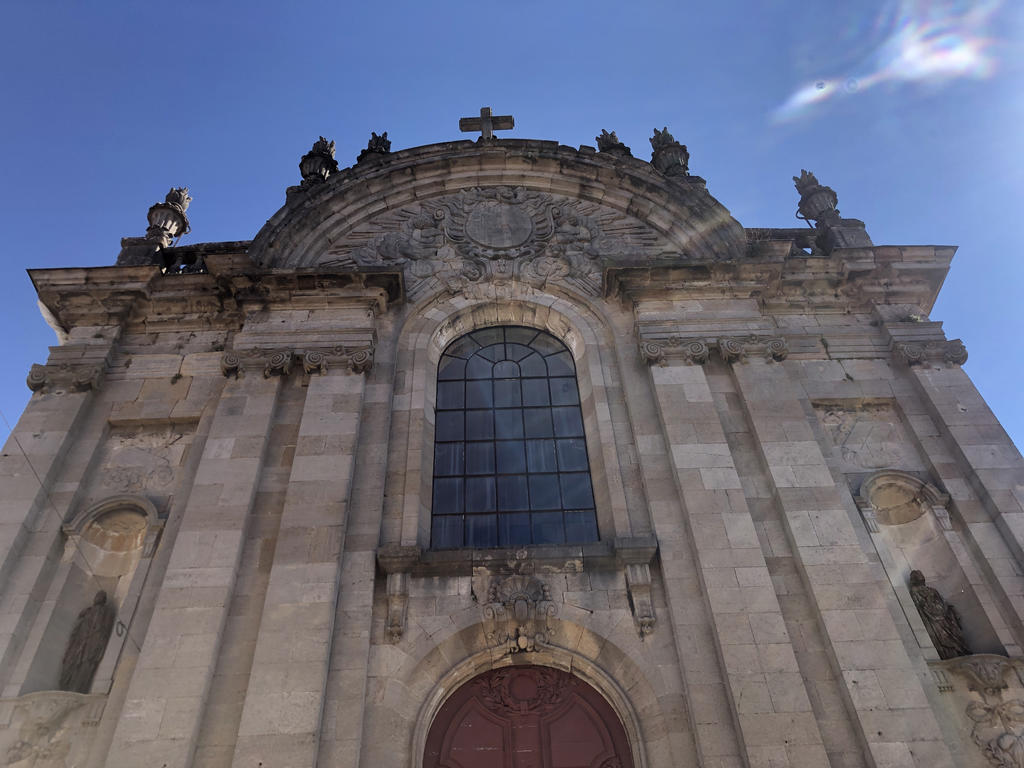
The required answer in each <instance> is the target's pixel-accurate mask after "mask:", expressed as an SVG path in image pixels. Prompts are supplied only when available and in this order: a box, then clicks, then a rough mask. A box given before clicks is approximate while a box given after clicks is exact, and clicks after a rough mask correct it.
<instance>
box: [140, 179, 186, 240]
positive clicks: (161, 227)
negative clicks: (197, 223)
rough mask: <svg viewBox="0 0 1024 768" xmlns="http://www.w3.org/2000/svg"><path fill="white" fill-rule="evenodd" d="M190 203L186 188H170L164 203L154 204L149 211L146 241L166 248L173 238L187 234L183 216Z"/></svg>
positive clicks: (184, 216)
mask: <svg viewBox="0 0 1024 768" xmlns="http://www.w3.org/2000/svg"><path fill="white" fill-rule="evenodd" d="M191 202H192V198H191V197H189V194H188V187H172V188H171V191H170V192H168V193H167V196H166V197H165V198H164V202H162V203H156V204H155V205H153V206H152V207H151V208H150V209H149V213H148V214H147V218H148V219H149V228H148V229H146V239H147V240H152V241H155V242H158V243H159V244H160V245H161V246H163V247H165V248H166V247H167V246H169V245H170V244H171V243H172V242H173V241H174V238H176V237H180V236H181V235H185V234H188V232H189V225H188V216H186V215H185V211H186V210H187V209H188V204H189V203H191Z"/></svg>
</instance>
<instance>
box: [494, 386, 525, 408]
mask: <svg viewBox="0 0 1024 768" xmlns="http://www.w3.org/2000/svg"><path fill="white" fill-rule="evenodd" d="M522 404H523V401H522V398H521V397H520V396H519V379H503V380H499V381H495V382H494V405H495V407H496V408H508V407H514V406H518V405H522Z"/></svg>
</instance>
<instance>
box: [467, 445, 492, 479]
mask: <svg viewBox="0 0 1024 768" xmlns="http://www.w3.org/2000/svg"><path fill="white" fill-rule="evenodd" d="M466 474H467V475H493V474H494V443H466Z"/></svg>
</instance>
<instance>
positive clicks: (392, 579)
mask: <svg viewBox="0 0 1024 768" xmlns="http://www.w3.org/2000/svg"><path fill="white" fill-rule="evenodd" d="M419 557H420V550H419V547H402V546H397V545H389V546H383V547H381V548H380V549H378V550H377V563H378V565H380V568H381V570H382V571H384V573H385V574H386V576H387V585H386V592H387V599H388V613H387V618H386V619H385V623H384V632H385V634H386V635H387V638H388V640H389V641H390V642H392V643H397V642H398V641H399V640H401V639H402V635H404V634H405V626H406V617H407V614H408V609H409V572H410V571H411V570H412V568H413V566H414V565H415V564H416V562H417V561H418V560H419Z"/></svg>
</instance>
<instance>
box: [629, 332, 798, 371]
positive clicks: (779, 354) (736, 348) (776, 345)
mask: <svg viewBox="0 0 1024 768" xmlns="http://www.w3.org/2000/svg"><path fill="white" fill-rule="evenodd" d="M712 349H717V350H718V353H719V354H720V355H721V357H722V359H723V360H724V361H725V362H727V363H736V362H742V361H743V360H746V359H747V358H748V357H752V356H761V357H764V358H765V359H766V360H768V361H776V362H780V361H782V360H785V359H786V357H787V356H788V355H789V345H788V344H787V342H786V340H785V339H784V338H782V337H780V336H776V337H762V336H756V335H752V336H740V337H731V336H727V337H722V338H719V339H715V340H708V339H683V338H680V337H679V336H669V337H667V338H656V339H644V338H641V340H640V356H641V357H642V358H643V359H644V361H645V362H646V363H648V364H649V365H655V364H658V365H664V364H665V363H667V362H669V361H670V360H677V361H679V362H682V363H685V364H686V365H704V364H705V363H706V362H707V361H708V360H709V359H710V358H711V350H712Z"/></svg>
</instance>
